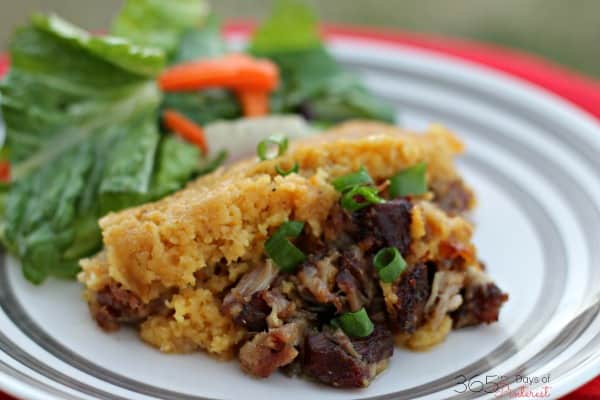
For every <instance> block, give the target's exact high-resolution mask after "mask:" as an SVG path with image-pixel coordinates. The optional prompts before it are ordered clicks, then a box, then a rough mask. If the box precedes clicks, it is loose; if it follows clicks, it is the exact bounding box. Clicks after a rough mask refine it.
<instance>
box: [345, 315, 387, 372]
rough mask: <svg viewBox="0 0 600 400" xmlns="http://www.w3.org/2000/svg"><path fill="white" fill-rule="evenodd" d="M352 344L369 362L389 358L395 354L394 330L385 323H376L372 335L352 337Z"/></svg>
mask: <svg viewBox="0 0 600 400" xmlns="http://www.w3.org/2000/svg"><path fill="white" fill-rule="evenodd" d="M352 345H353V346H354V349H355V350H356V352H357V353H358V354H360V355H361V356H362V359H363V360H364V361H365V362H366V363H368V364H372V363H377V362H380V361H382V360H385V359H388V358H390V357H391V356H392V354H394V340H393V339H392V332H391V331H390V330H389V329H388V328H386V327H385V325H380V324H378V325H375V330H374V331H373V333H372V334H371V336H369V337H366V338H361V339H352Z"/></svg>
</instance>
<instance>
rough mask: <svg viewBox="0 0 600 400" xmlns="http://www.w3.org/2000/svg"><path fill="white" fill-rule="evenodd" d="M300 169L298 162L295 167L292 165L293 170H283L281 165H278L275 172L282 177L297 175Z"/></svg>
mask: <svg viewBox="0 0 600 400" xmlns="http://www.w3.org/2000/svg"><path fill="white" fill-rule="evenodd" d="M299 168H300V166H299V165H298V163H297V162H295V163H294V165H292V168H290V169H288V170H287V171H286V170H284V169H281V167H280V166H279V165H276V166H275V171H277V173H278V174H279V175H281V176H287V175H289V174H292V173H297V172H298V170H299Z"/></svg>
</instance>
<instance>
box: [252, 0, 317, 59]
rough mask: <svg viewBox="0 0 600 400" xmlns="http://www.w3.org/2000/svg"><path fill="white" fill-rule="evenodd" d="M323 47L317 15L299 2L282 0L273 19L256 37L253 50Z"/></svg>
mask: <svg viewBox="0 0 600 400" xmlns="http://www.w3.org/2000/svg"><path fill="white" fill-rule="evenodd" d="M320 44H321V39H320V38H319V31H318V29H317V18H316V16H315V15H314V13H313V12H312V11H311V10H310V9H309V8H308V7H306V6H305V5H304V4H303V3H302V2H299V1H297V0H278V1H276V2H275V6H274V8H273V13H272V15H271V18H270V19H268V20H267V21H265V22H264V23H263V24H262V25H261V26H260V27H259V29H258V30H257V31H256V33H255V34H254V37H253V38H252V44H251V47H250V50H251V51H252V52H254V53H272V52H279V51H283V52H288V51H297V50H306V49H312V48H315V47H319V46H320Z"/></svg>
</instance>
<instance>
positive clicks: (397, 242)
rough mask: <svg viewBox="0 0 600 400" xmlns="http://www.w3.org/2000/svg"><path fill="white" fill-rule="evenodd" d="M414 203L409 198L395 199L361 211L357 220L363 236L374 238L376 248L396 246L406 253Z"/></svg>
mask: <svg viewBox="0 0 600 400" xmlns="http://www.w3.org/2000/svg"><path fill="white" fill-rule="evenodd" d="M411 209H412V204H411V202H410V201H408V200H407V199H394V200H390V201H387V202H385V203H382V204H375V205H373V206H370V207H368V208H366V209H365V210H364V211H362V212H359V213H358V214H357V216H356V220H357V221H358V224H359V225H360V228H361V235H362V236H363V238H372V239H374V240H373V246H374V248H375V249H379V248H382V247H396V248H398V250H400V253H402V254H406V252H407V251H408V248H409V246H410V240H411V239H410V222H411Z"/></svg>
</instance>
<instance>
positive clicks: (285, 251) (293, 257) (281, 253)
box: [265, 221, 306, 272]
mask: <svg viewBox="0 0 600 400" xmlns="http://www.w3.org/2000/svg"><path fill="white" fill-rule="evenodd" d="M303 228H304V222H300V221H288V222H285V223H284V224H282V225H281V226H280V227H279V229H277V231H276V232H275V233H274V234H273V236H271V237H270V238H269V239H268V240H267V241H266V242H265V253H266V254H267V256H269V258H270V259H271V260H273V262H274V263H275V265H277V267H279V269H280V270H282V271H284V272H292V271H294V269H295V268H296V266H298V264H300V263H301V262H303V261H304V260H306V255H304V253H303V252H302V251H301V250H300V249H299V248H297V247H296V246H294V245H293V244H292V243H290V241H289V240H288V238H290V237H293V238H295V237H297V236H298V235H300V233H301V232H302V229H303Z"/></svg>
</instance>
